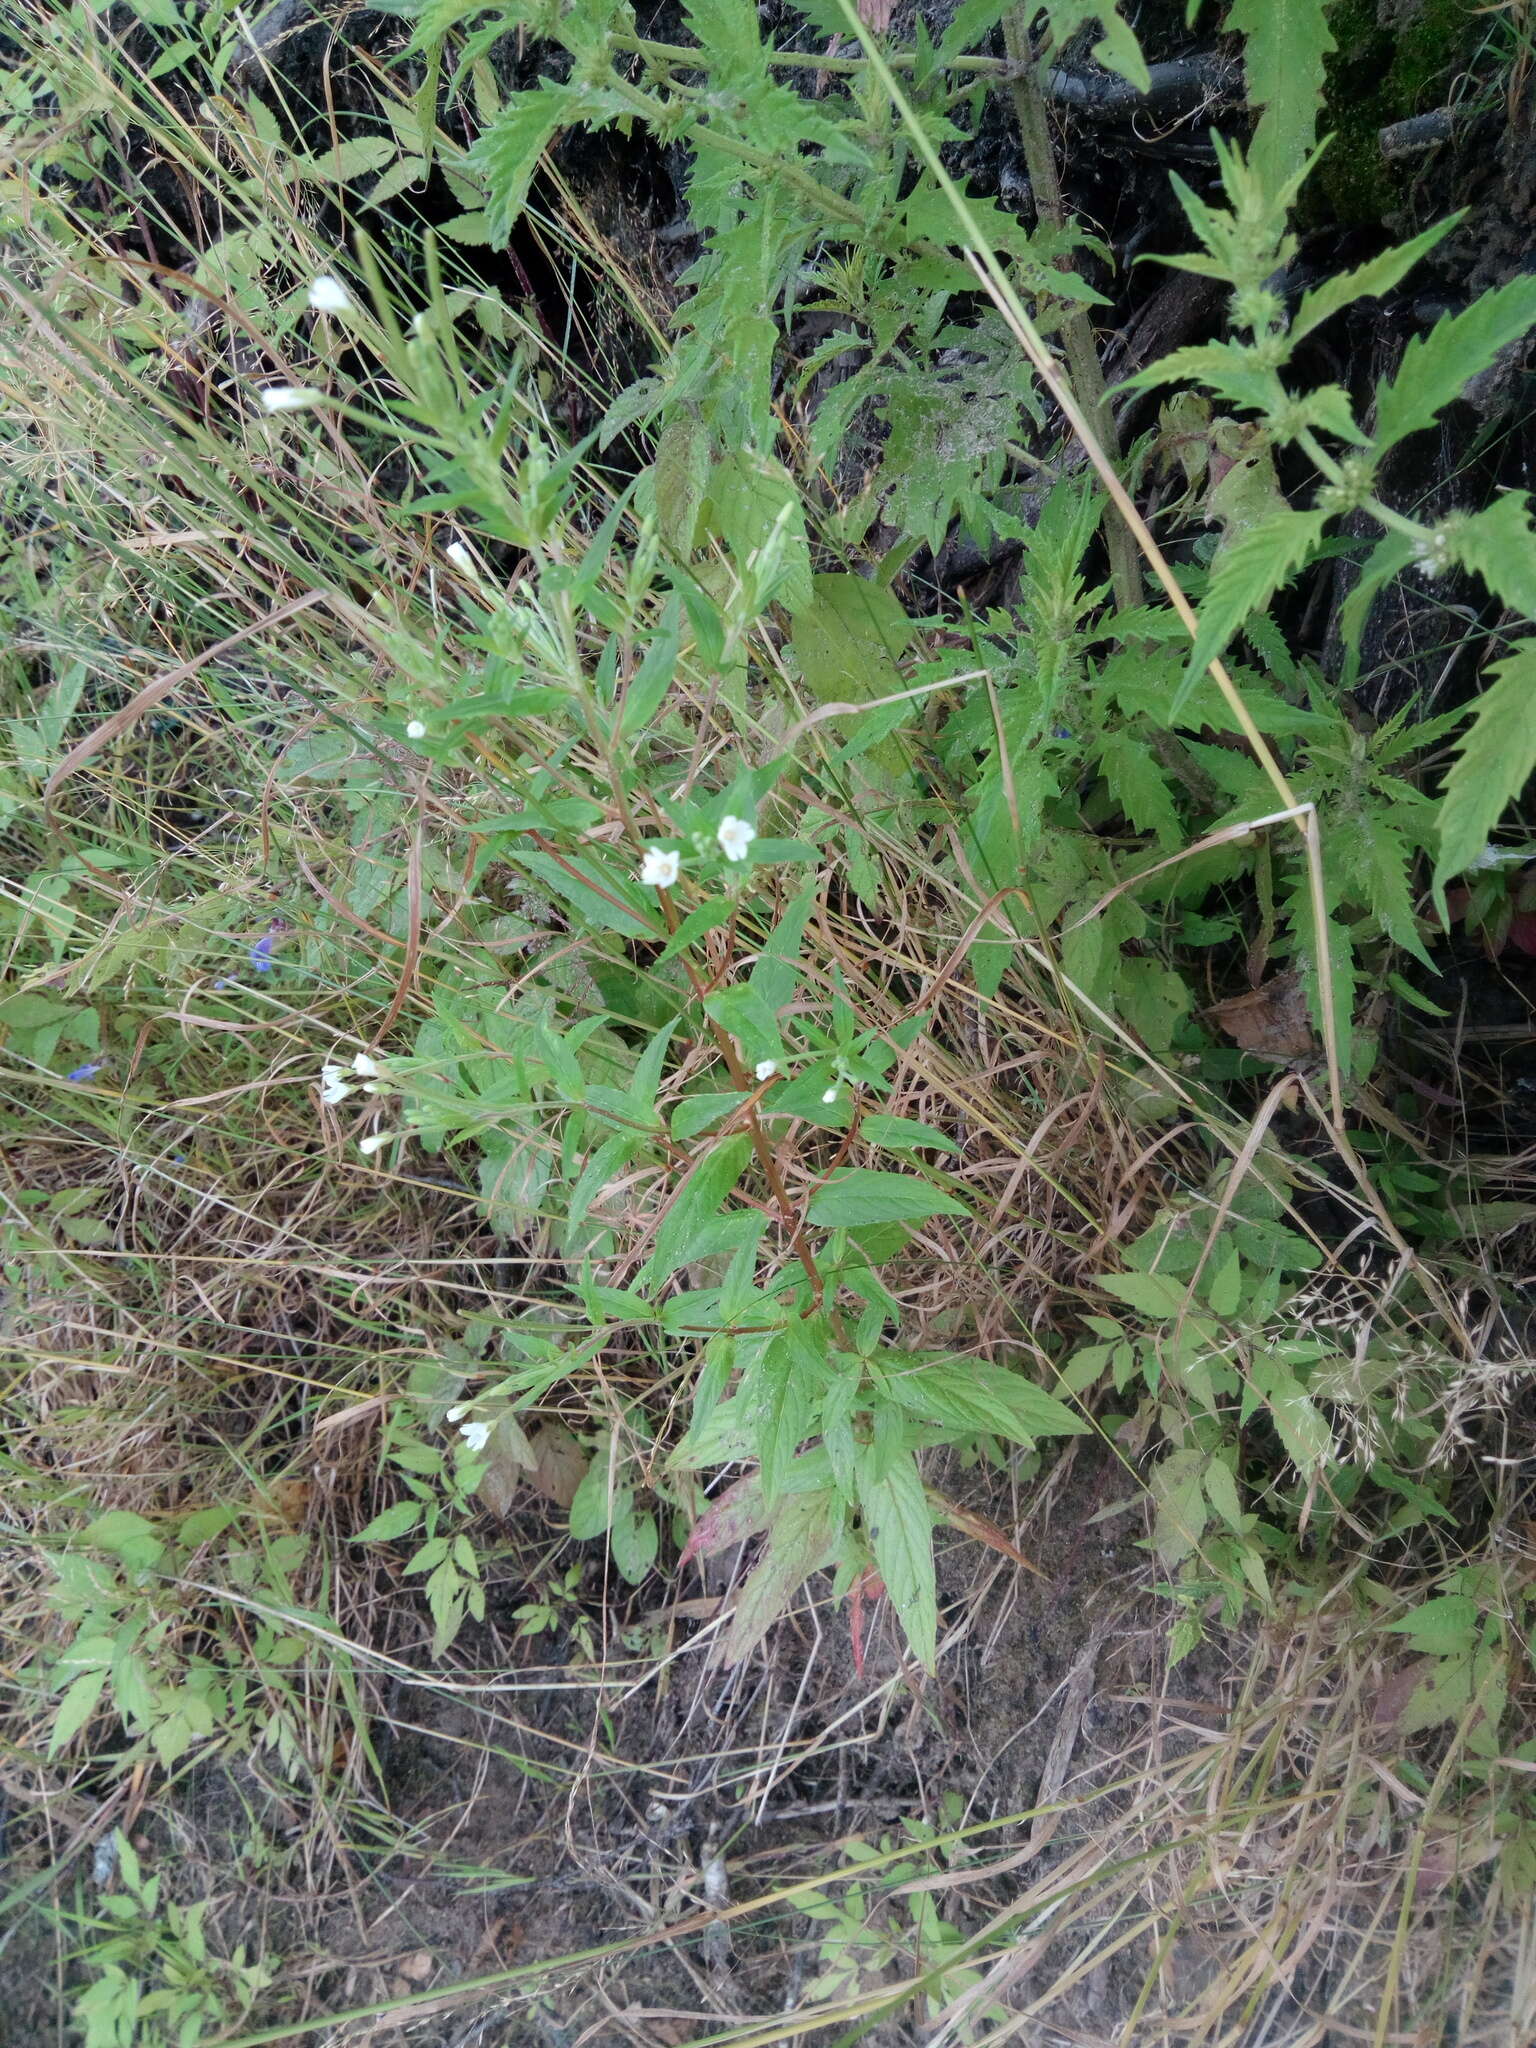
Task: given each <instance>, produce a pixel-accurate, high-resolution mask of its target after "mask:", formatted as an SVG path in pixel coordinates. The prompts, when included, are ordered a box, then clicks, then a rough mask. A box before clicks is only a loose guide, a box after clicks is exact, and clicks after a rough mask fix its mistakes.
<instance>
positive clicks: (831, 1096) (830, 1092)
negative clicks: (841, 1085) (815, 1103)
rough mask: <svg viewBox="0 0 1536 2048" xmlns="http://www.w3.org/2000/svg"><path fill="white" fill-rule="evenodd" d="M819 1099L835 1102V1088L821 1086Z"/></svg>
mask: <svg viewBox="0 0 1536 2048" xmlns="http://www.w3.org/2000/svg"><path fill="white" fill-rule="evenodd" d="M821 1099H822V1101H823V1102H836V1100H837V1090H836V1089H835V1088H823V1089H822V1091H821Z"/></svg>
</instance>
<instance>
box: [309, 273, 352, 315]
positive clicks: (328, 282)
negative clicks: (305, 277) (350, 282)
mask: <svg viewBox="0 0 1536 2048" xmlns="http://www.w3.org/2000/svg"><path fill="white" fill-rule="evenodd" d="M309 303H310V307H311V309H312V310H313V311H314V312H316V313H350V312H351V310H352V299H351V296H350V294H349V293H348V291H347V288H346V286H345V285H344V284H343V283H342V282H341V279H340V278H339V277H317V278H316V279H315V281H314V283H313V284H312V285H311V286H310V288H309Z"/></svg>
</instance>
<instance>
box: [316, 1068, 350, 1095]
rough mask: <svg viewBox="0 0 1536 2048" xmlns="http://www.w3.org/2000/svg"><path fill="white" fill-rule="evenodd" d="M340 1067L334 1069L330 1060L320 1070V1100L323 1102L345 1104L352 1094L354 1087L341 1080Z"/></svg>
mask: <svg viewBox="0 0 1536 2048" xmlns="http://www.w3.org/2000/svg"><path fill="white" fill-rule="evenodd" d="M341 1073H342V1070H341V1068H340V1067H333V1066H332V1065H331V1063H330V1062H329V1060H328V1061H327V1062H326V1064H325V1065H324V1066H323V1067H322V1068H321V1069H320V1100H321V1101H322V1102H345V1101H346V1099H347V1097H348V1096H349V1095H350V1094H351V1093H352V1085H351V1083H350V1082H349V1081H344V1080H343V1079H342V1078H341Z"/></svg>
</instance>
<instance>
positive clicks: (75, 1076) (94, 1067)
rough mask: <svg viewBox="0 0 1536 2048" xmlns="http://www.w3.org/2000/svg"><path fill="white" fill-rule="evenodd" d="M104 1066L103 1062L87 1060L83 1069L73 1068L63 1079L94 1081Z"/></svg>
mask: <svg viewBox="0 0 1536 2048" xmlns="http://www.w3.org/2000/svg"><path fill="white" fill-rule="evenodd" d="M105 1065H106V1062H105V1060H87V1061H86V1063H85V1065H84V1066H83V1067H74V1068H72V1069H71V1070H70V1072H69V1073H67V1074H66V1075H65V1076H64V1078H65V1080H66V1081H94V1080H95V1078H96V1076H97V1075H98V1074H99V1073H100V1072H101V1070H102V1068H103V1067H104V1066H105Z"/></svg>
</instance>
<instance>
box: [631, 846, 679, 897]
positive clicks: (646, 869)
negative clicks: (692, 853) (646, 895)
mask: <svg viewBox="0 0 1536 2048" xmlns="http://www.w3.org/2000/svg"><path fill="white" fill-rule="evenodd" d="M681 866H682V858H681V856H680V855H679V854H675V853H668V852H667V850H666V848H665V847H661V846H649V847H647V848H646V852H645V859H644V860H643V861H642V862H641V863H640V879H641V881H642V882H644V884H645V886H646V887H647V888H648V889H670V888H671V887H672V885H673V883H674V882H675V881H676V880H677V875H678V869H679V868H680V867H681Z"/></svg>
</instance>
